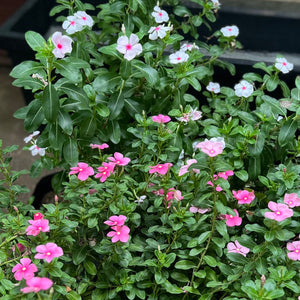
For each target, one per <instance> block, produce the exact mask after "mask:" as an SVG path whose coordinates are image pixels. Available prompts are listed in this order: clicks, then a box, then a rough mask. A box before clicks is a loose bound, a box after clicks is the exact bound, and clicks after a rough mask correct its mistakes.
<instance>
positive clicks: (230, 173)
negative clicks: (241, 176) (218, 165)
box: [218, 170, 234, 180]
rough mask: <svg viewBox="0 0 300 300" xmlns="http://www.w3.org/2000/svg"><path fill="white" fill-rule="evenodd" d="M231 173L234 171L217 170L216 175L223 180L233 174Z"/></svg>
mask: <svg viewBox="0 0 300 300" xmlns="http://www.w3.org/2000/svg"><path fill="white" fill-rule="evenodd" d="M233 175H234V173H233V171H232V170H228V171H226V172H219V173H218V177H220V178H223V179H225V180H227V179H228V177H229V176H233Z"/></svg>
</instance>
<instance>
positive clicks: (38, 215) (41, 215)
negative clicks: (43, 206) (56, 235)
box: [33, 212, 44, 221]
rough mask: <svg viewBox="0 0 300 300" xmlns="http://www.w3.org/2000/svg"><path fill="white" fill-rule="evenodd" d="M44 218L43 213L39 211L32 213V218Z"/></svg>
mask: <svg viewBox="0 0 300 300" xmlns="http://www.w3.org/2000/svg"><path fill="white" fill-rule="evenodd" d="M43 218H44V215H43V214H41V213H40V212H38V213H35V214H34V216H33V220H35V221H36V220H41V219H43Z"/></svg>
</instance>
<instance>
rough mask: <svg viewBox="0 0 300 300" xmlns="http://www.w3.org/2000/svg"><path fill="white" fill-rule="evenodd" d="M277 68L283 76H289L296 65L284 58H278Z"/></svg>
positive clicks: (276, 61)
mask: <svg viewBox="0 0 300 300" xmlns="http://www.w3.org/2000/svg"><path fill="white" fill-rule="evenodd" d="M275 68H276V69H277V70H279V71H281V72H282V73H283V74H287V73H288V72H290V71H292V70H293V68H294V65H293V64H292V63H289V62H288V61H287V60H286V59H285V58H284V57H277V58H276V60H275Z"/></svg>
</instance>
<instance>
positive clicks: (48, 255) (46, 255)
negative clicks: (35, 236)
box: [34, 243, 64, 263]
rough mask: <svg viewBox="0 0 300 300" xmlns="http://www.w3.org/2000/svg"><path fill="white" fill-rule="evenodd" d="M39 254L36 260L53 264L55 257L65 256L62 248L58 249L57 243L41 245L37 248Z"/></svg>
mask: <svg viewBox="0 0 300 300" xmlns="http://www.w3.org/2000/svg"><path fill="white" fill-rule="evenodd" d="M35 250H36V251H37V252H39V253H37V254H36V255H35V256H34V258H37V259H45V260H46V262H48V263H49V262H51V261H52V259H53V258H54V257H60V256H62V255H64V252H63V250H62V248H60V247H58V246H57V245H56V244H55V243H47V244H46V245H39V246H37V247H36V248H35Z"/></svg>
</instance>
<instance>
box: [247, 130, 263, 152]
mask: <svg viewBox="0 0 300 300" xmlns="http://www.w3.org/2000/svg"><path fill="white" fill-rule="evenodd" d="M264 144H265V134H264V133H262V132H260V133H259V134H258V136H257V137H256V141H255V143H254V144H250V145H248V149H249V153H250V154H251V155H253V156H257V155H259V154H260V153H261V152H262V151H263V149H264Z"/></svg>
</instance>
